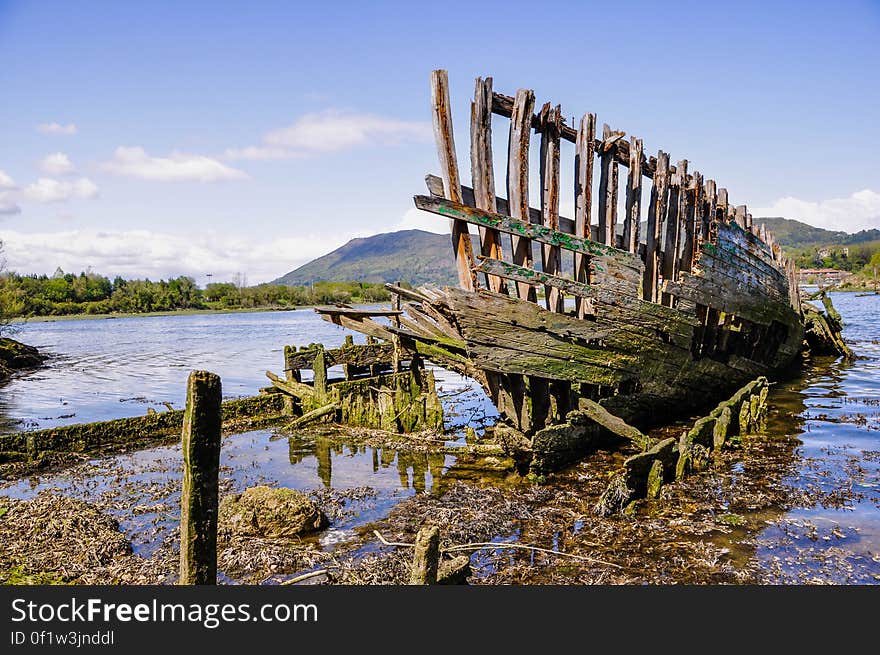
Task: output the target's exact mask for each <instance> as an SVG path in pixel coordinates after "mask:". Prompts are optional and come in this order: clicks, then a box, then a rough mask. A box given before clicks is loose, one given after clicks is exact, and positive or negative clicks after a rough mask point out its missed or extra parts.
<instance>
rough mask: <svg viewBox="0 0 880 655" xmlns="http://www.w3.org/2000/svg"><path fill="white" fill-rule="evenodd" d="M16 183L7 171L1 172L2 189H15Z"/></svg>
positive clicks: (0, 187) (0, 184)
mask: <svg viewBox="0 0 880 655" xmlns="http://www.w3.org/2000/svg"><path fill="white" fill-rule="evenodd" d="M15 188H16V185H15V182H14V181H13V179H12V178H11V177H9V175H7V174H6V172H5V171H2V170H0V189H15Z"/></svg>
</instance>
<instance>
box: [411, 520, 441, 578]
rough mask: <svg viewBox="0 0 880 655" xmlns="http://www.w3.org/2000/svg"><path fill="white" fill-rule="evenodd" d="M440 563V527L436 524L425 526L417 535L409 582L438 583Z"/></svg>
mask: <svg viewBox="0 0 880 655" xmlns="http://www.w3.org/2000/svg"><path fill="white" fill-rule="evenodd" d="M439 564H440V529H439V528H438V527H437V526H436V525H433V526H430V527H424V528H422V529H421V530H419V533H418V534H417V535H416V544H415V548H414V549H413V561H412V569H411V570H410V576H409V583H410V584H411V585H429V584H436V582H437V567H438V566H439Z"/></svg>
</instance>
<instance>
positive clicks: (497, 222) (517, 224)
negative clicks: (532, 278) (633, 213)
mask: <svg viewBox="0 0 880 655" xmlns="http://www.w3.org/2000/svg"><path fill="white" fill-rule="evenodd" d="M413 201H414V202H415V205H416V207H418V208H419V209H423V210H425V211H429V212H431V213H433V214H439V215H441V216H448V217H450V218H457V219H460V220H463V221H467V222H468V223H473V224H474V225H487V226H490V227H493V228H495V229H496V230H499V231H501V232H506V233H508V234H513V235H519V236H522V237H524V238H526V239H531V240H534V241H538V242H540V243H546V244H549V245H552V246H559V247H560V248H562V249H563V250H571V251H572V252H583V253H585V254H587V255H593V256H596V257H600V256H602V257H608V258H609V259H612V260H614V261H615V262H616V263H617V264H619V265H620V266H625V267H628V268H630V269H632V270H635V271H641V270H642V263H641V261H640V260H639V259H638V258H637V257H636V256H635V255H633V254H632V253H629V252H626V251H625V250H620V249H619V248H613V247H611V246H606V245H604V244H601V243H596V242H595V241H591V240H590V239H584V238H581V237H576V236H574V235H573V234H565V233H564V232H559V231H557V230H551V229H550V228H547V227H544V226H543V225H534V224H532V223H524V222H523V221H520V220H517V219H515V218H511V217H510V216H502V215H501V214H492V213H490V212H485V211H481V210H478V209H475V208H473V207H466V206H464V205H461V204H458V203H455V202H452V201H450V200H446V199H445V198H433V197H429V196H414V197H413ZM514 263H516V262H514ZM519 265H520V266H522V264H519Z"/></svg>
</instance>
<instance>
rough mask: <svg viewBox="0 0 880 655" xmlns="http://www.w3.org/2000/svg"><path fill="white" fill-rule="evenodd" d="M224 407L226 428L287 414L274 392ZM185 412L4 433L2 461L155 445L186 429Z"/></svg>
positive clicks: (272, 421)
mask: <svg viewBox="0 0 880 655" xmlns="http://www.w3.org/2000/svg"><path fill="white" fill-rule="evenodd" d="M221 411H222V420H223V429H224V431H226V432H230V431H233V430H242V431H244V430H249V429H258V428H261V427H266V426H269V425H273V424H275V423H277V422H278V421H279V420H281V419H283V418H284V405H283V402H282V401H281V398H280V397H278V396H271V395H261V396H254V397H250V398H239V399H237V400H228V401H226V402H224V403H223V404H222V407H221ZM184 413H185V410H182V409H173V410H169V411H167V412H151V413H148V414H147V415H146V416H133V417H130V418H120V419H114V420H112V421H98V422H96V423H77V424H75V425H63V426H59V427H55V428H47V429H45V430H33V431H30V432H16V433H13V434H4V435H0V464H3V463H6V462H14V461H26V460H34V459H40V458H42V457H45V456H47V455H49V454H51V453H55V452H76V453H86V452H95V451H105V450H113V449H119V448H134V447H144V446H149V445H154V444H156V443H158V442H161V441H163V440H165V439H167V438H170V437H172V436H175V437H176V436H178V435H179V434H180V430H181V428H182V427H183V422H184Z"/></svg>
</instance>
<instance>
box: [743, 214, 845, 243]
mask: <svg viewBox="0 0 880 655" xmlns="http://www.w3.org/2000/svg"><path fill="white" fill-rule="evenodd" d="M753 220H754V222H755V223H757V224H758V225H760V224H761V223H763V224H764V225H766V226H767V229H768V230H770V231H771V232H772V233H773V235H774V236H775V237H776V240H777V241H778V242H779V243H780V244H781V245H783V246H787V247H789V248H803V247H805V246H814V245H825V244H829V243H836V242H839V240H840V239H843V238H844V237H846V236H847V234H846V232H834V231H832V230H824V229H822V228H821V227H813V226H812V225H807V224H806V223H801V222H800V221H795V220H792V219H790V218H782V217H781V216H770V217H763V218H755V219H753Z"/></svg>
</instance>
